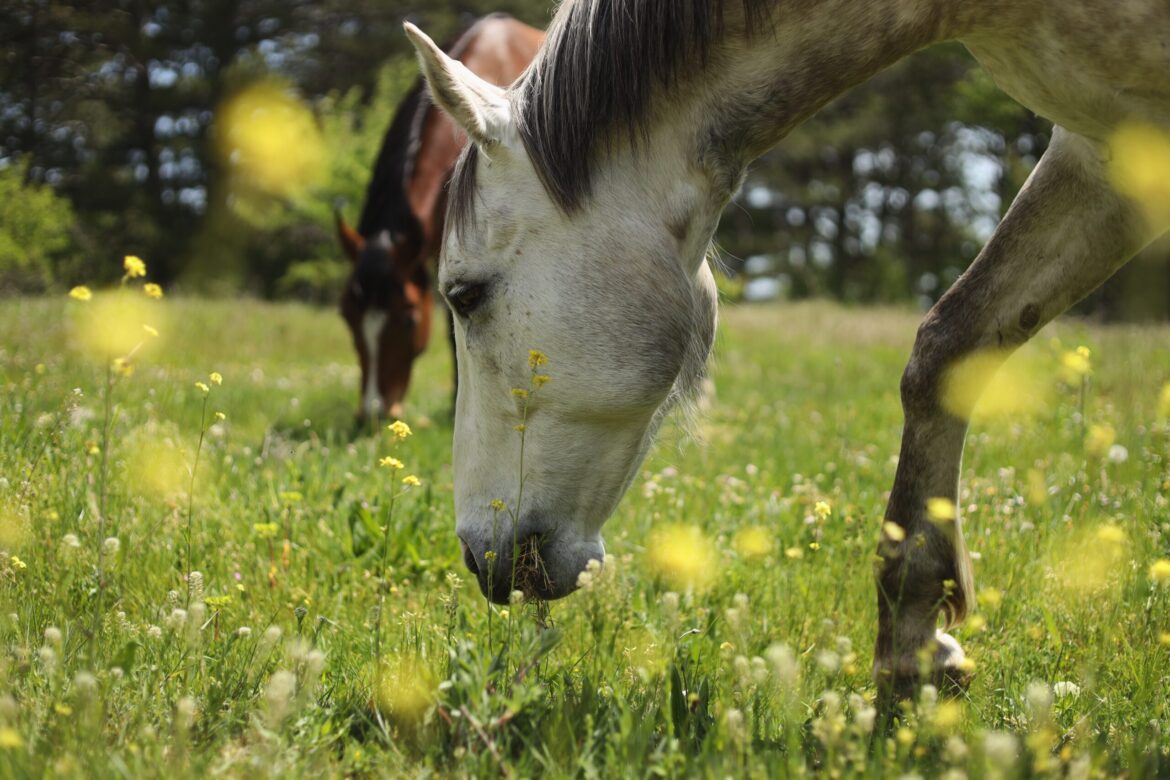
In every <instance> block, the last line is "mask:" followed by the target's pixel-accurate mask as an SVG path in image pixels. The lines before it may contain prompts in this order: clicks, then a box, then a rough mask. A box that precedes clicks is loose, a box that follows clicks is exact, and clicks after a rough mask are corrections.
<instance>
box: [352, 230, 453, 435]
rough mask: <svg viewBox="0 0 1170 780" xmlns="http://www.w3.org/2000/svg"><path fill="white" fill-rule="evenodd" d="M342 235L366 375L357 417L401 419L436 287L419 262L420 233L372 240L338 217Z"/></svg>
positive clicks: (385, 234)
mask: <svg viewBox="0 0 1170 780" xmlns="http://www.w3.org/2000/svg"><path fill="white" fill-rule="evenodd" d="M337 235H338V238H339V239H340V240H341V247H342V249H343V250H344V252H345V255H346V257H348V258H349V260H350V262H351V263H352V266H353V268H352V271H351V272H350V275H349V279H348V280H346V283H345V290H344V291H343V292H342V294H341V316H342V317H343V318H345V322H346V324H347V325H348V326H349V330H350V333H351V334H352V336H353V343H354V347H356V348H357V353H358V361H359V362H360V363H361V369H362V396H361V406H360V407H359V408H358V417H359V418H367V417H375V418H376V417H379V416H381V415H383V414H387V415H389V416H391V417H398V416H401V414H402V401H403V398H405V396H406V388H407V386H408V385H409V384H410V370H411V367H412V365H413V364H414V359H415V358H416V357H417V356H418V355H419V353H421V352H422V351H423V349H425V348H426V344H427V340H428V338H429V337H430V327H431V308H432V306H433V296H432V295H431V281H430V278H429V275H428V274H427V270H426V267H425V264H424V263H422V262H420V259H419V255H420V252H421V249H422V246H421V244H422V239H421V231H420V230H418V229H417V228H407V229H404V230H402V231H399V232H395V233H392V232H390V231H388V230H387V231H382V232H380V233H378V234H377V235H376V236H372V237H370V238H369V240H367V239H366V238H364V237H362V236H361V235H359V234H358V232H357V231H355V230H354V229H353V228H352V227H350V226H349V225H347V224H346V222H345V220H344V219H343V218H342V217H341V215H340V214H338V215H337Z"/></svg>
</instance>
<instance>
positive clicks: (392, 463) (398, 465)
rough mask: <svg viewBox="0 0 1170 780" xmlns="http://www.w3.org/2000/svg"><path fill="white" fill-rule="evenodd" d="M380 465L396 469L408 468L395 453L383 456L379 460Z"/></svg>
mask: <svg viewBox="0 0 1170 780" xmlns="http://www.w3.org/2000/svg"><path fill="white" fill-rule="evenodd" d="M378 465H379V466H382V467H383V468H388V469H393V470H394V471H398V470H399V469H403V468H406V464H405V463H403V462H402V461H400V460H399V459H398V458H396V457H394V456H393V455H387V456H386V457H384V458H382V459H381V460H379V461H378Z"/></svg>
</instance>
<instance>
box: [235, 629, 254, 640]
mask: <svg viewBox="0 0 1170 780" xmlns="http://www.w3.org/2000/svg"><path fill="white" fill-rule="evenodd" d="M236 636H237V637H239V638H240V639H247V638H248V637H250V636H252V629H251V628H250V627H249V626H240V627H239V628H237V629H236Z"/></svg>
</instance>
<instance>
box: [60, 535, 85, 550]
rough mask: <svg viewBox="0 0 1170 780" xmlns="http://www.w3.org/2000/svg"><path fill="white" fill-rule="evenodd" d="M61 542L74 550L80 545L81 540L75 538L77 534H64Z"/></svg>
mask: <svg viewBox="0 0 1170 780" xmlns="http://www.w3.org/2000/svg"><path fill="white" fill-rule="evenodd" d="M61 543H62V544H64V545H65V546H66V547H71V548H73V549H74V550H76V549H78V548H80V547H81V540H80V539H78V538H77V534H65V535H64V536H62V537H61Z"/></svg>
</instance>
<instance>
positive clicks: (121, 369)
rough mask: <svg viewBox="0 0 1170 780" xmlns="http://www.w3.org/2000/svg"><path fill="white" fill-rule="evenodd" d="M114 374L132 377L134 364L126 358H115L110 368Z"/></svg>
mask: <svg viewBox="0 0 1170 780" xmlns="http://www.w3.org/2000/svg"><path fill="white" fill-rule="evenodd" d="M110 367H111V368H112V369H113V371H114V373H115V374H117V375H118V376H123V377H125V376H132V375H133V374H134V364H133V363H131V362H130V361H129V360H127V359H126V358H124V357H116V358H114V361H113V364H112V365H111V366H110Z"/></svg>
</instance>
